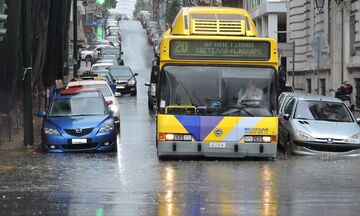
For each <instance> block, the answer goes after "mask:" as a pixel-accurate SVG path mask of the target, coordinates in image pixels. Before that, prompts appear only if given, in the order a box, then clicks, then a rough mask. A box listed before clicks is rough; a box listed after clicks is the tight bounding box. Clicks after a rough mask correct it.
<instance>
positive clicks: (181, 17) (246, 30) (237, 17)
mask: <svg viewBox="0 0 360 216" xmlns="http://www.w3.org/2000/svg"><path fill="white" fill-rule="evenodd" d="M171 34H174V35H194V34H195V35H196V34H197V35H237V36H248V37H249V36H250V37H255V36H257V31H256V27H255V25H254V22H253V20H252V18H251V16H250V14H249V13H248V12H247V11H246V10H244V9H241V8H231V7H183V8H181V9H180V11H179V13H178V15H177V16H176V18H175V19H174V22H173V24H172V28H171Z"/></svg>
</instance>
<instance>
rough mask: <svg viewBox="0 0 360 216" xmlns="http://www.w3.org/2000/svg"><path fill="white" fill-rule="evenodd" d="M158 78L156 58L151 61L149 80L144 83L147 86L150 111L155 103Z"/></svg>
mask: <svg viewBox="0 0 360 216" xmlns="http://www.w3.org/2000/svg"><path fill="white" fill-rule="evenodd" d="M158 79H159V68H158V62H157V61H156V60H154V61H152V68H151V74H150V82H148V83H145V86H147V87H148V91H147V95H148V108H149V110H150V111H152V110H153V109H154V106H155V105H156V87H157V83H158Z"/></svg>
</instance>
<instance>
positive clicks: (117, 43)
mask: <svg viewBox="0 0 360 216" xmlns="http://www.w3.org/2000/svg"><path fill="white" fill-rule="evenodd" d="M105 39H106V40H108V41H110V42H111V43H113V44H114V46H115V47H118V48H120V50H121V43H120V41H119V40H118V37H116V36H107V37H106V38H105Z"/></svg>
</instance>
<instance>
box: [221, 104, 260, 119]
mask: <svg viewBox="0 0 360 216" xmlns="http://www.w3.org/2000/svg"><path fill="white" fill-rule="evenodd" d="M229 108H230V110H228V111H225V112H223V113H222V114H221V115H229V114H232V113H236V112H239V111H244V112H245V113H246V114H248V115H249V116H251V117H253V116H254V115H253V114H252V113H251V112H249V111H248V110H247V109H246V108H245V107H243V106H229Z"/></svg>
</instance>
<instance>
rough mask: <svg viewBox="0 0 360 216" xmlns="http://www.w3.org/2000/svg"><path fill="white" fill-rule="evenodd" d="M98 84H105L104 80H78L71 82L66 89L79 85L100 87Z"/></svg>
mask: <svg viewBox="0 0 360 216" xmlns="http://www.w3.org/2000/svg"><path fill="white" fill-rule="evenodd" d="M100 84H106V85H107V82H106V81H104V80H79V81H71V82H69V83H68V84H67V87H71V86H77V85H78V86H81V85H100Z"/></svg>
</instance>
